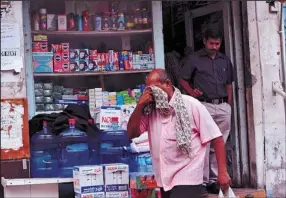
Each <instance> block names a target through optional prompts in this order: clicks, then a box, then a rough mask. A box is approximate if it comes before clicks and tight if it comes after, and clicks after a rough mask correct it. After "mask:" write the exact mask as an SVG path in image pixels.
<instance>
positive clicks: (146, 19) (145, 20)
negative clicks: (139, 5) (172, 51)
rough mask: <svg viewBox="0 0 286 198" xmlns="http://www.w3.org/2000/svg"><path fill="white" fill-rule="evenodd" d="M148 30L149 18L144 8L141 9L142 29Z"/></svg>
mask: <svg viewBox="0 0 286 198" xmlns="http://www.w3.org/2000/svg"><path fill="white" fill-rule="evenodd" d="M148 28H149V17H148V12H147V9H146V8H143V9H142V29H148Z"/></svg>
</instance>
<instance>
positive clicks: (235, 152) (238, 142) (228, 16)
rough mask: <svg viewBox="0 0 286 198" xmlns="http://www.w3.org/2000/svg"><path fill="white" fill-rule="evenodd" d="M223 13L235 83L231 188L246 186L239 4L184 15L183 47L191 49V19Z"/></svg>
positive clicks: (243, 90)
mask: <svg viewBox="0 0 286 198" xmlns="http://www.w3.org/2000/svg"><path fill="white" fill-rule="evenodd" d="M216 11H223V20H224V42H225V43H224V44H225V51H226V55H227V56H228V57H229V58H230V59H231V61H232V63H233V65H234V68H235V77H236V81H235V82H234V83H233V96H234V97H233V108H232V110H233V111H232V112H233V114H232V115H233V116H232V123H234V124H233V125H232V130H231V131H233V132H232V133H234V134H232V135H231V136H230V138H233V139H231V142H232V143H233V145H232V148H231V149H232V172H233V178H232V180H233V184H234V185H235V186H249V158H248V132H247V116H246V100H245V86H244V66H243V60H244V59H243V58H244V57H243V38H242V22H241V21H242V16H241V13H242V10H241V2H239V1H233V2H219V3H216V4H211V5H207V6H204V7H200V8H197V9H194V10H191V11H188V12H186V13H185V26H186V40H187V45H189V46H190V47H192V48H193V47H194V45H193V43H194V41H193V32H192V31H188V30H192V29H193V23H192V18H196V17H200V16H203V15H206V14H209V13H212V12H216Z"/></svg>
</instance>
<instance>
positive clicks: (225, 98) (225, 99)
mask: <svg viewBox="0 0 286 198" xmlns="http://www.w3.org/2000/svg"><path fill="white" fill-rule="evenodd" d="M199 101H201V102H206V103H212V104H221V103H224V102H227V97H224V98H216V99H199Z"/></svg>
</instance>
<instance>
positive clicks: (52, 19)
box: [47, 14, 57, 31]
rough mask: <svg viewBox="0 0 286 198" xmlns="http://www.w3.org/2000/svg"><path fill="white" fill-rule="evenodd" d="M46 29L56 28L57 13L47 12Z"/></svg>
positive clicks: (53, 29) (52, 29) (54, 29)
mask: <svg viewBox="0 0 286 198" xmlns="http://www.w3.org/2000/svg"><path fill="white" fill-rule="evenodd" d="M47 30H48V31H56V30H57V15H56V14H47Z"/></svg>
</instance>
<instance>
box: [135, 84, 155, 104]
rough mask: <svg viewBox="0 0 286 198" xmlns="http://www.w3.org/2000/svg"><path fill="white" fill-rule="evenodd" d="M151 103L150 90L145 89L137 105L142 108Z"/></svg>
mask: <svg viewBox="0 0 286 198" xmlns="http://www.w3.org/2000/svg"><path fill="white" fill-rule="evenodd" d="M151 102H153V96H152V90H151V89H148V88H147V89H146V90H145V91H144V93H143V95H142V96H141V97H140V99H139V101H138V104H137V105H139V106H142V107H144V106H146V105H147V104H149V103H151Z"/></svg>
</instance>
